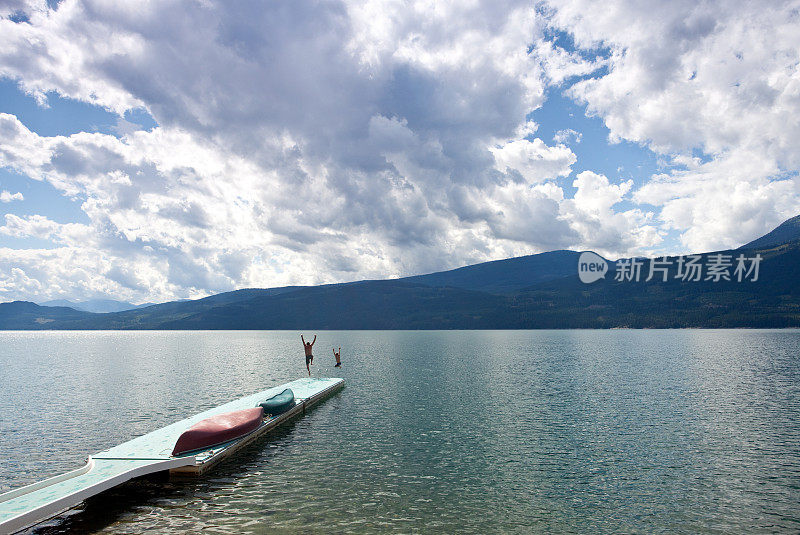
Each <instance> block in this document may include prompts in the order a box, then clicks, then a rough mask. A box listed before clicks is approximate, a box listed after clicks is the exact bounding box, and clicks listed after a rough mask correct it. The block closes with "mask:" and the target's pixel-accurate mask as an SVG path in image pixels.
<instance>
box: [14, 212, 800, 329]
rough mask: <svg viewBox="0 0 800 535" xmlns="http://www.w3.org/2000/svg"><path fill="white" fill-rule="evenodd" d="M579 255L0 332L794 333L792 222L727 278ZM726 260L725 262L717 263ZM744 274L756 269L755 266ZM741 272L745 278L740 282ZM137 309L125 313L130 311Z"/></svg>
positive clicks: (77, 313)
mask: <svg viewBox="0 0 800 535" xmlns="http://www.w3.org/2000/svg"><path fill="white" fill-rule="evenodd" d="M580 254H581V253H580V252H577V251H566V250H561V251H552V252H547V253H541V254H536V255H529V256H523V257H517V258H510V259H506V260H498V261H494V262H485V263H482V264H476V265H472V266H466V267H462V268H459V269H454V270H450V271H443V272H439V273H431V274H427V275H419V276H413V277H406V278H401V279H392V280H373V281H360V282H352V283H342V284H328V285H322V286H307V287H303V286H291V287H283V288H268V289H242V290H236V291H233V292H225V293H221V294H217V295H213V296H210V297H206V298H204V299H197V300H186V301H173V302H168V303H163V304H157V305H150V306H146V305H142V306H141V307H139V308H133V309H129V310H123V311H114V312H107V313H95V312H87V311H84V310H78V309H76V308H75V307H69V306H41V305H37V304H35V303H32V302H27V301H14V302H11V303H2V304H0V329H24V330H27V329H536V328H615V327H633V328H676V327H714V328H722V327H797V326H800V285H798V283H797V281H798V277H800V216H798V217H795V218H792V219H790V220H788V221H786V222H784V223H783V224H781V225H780V226H779V227H777V228H776V229H775V230H773V231H772V232H770V233H768V234H766V235H764V236H762V237H761V238H758V239H757V240H754V241H752V242H750V243H748V244H745V245H744V246H742V247H741V248H739V249H736V250H727V251H712V252H708V253H702V254H700V255H698V257H697V259H696V260H697V261H698V263H700V264H702V265H704V266H708V265H710V264H713V263H714V262H715V261H719V260H720V259H725V260H727V261H728V262H729V263H730V264H731V266H730V269H729V270H728V276H729V278H730V279H731V280H724V279H721V280H719V281H714V280H713V279H712V280H705V276H704V277H702V278H701V279H700V280H696V281H695V280H684V279H683V278H681V277H680V273H679V271H678V270H679V268H680V267H681V266H683V262H684V261H685V259H683V258H681V259H679V258H677V257H670V258H668V259H666V262H665V264H664V265H668V266H669V267H668V268H665V273H664V275H665V276H666V277H667V280H666V281H663V280H661V279H662V274H661V273H658V276H656V277H653V279H652V280H650V281H645V278H647V277H646V276H647V275H648V273H647V269H648V261H646V260H644V261H642V267H641V269H642V270H643V271H642V277H641V280H639V281H638V282H637V281H629V280H617V279H618V278H619V277H617V276H615V273H617V268H618V267H620V263H625V262H630V261H631V259H624V260H618V261H617V262H608V273H607V275H606V276H605V277H604V278H601V279H600V280H597V281H596V282H593V283H591V284H585V283H583V282H581V281H580V280H579V278H578V276H577V272H578V259H579V257H580ZM717 255H722V257H719V258H718V257H717ZM739 255H742V256H743V257H746V258H747V259H752V258H754V257H755V256H756V255H760V258H761V261H760V263H758V270H759V271H758V278H757V280H752V279H753V278H755V277H754V276H753V275H754V274H753V273H751V274H750V276H749V278H748V277H745V278H744V280H742V281H737V280H736V278H737V277H736V274H735V272H734V269H735V265H736V258H737V257H738V256H739ZM748 267H753V266H752V262H751V263H750V264H748ZM740 275H742V274H740ZM131 306H133V305H131Z"/></svg>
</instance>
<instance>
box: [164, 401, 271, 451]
mask: <svg viewBox="0 0 800 535" xmlns="http://www.w3.org/2000/svg"><path fill="white" fill-rule="evenodd" d="M263 416H264V409H263V408H261V407H254V408H252V409H242V410H239V411H233V412H226V413H225V414H218V415H217V416H211V417H210V418H206V419H205V420H201V421H199V422H197V423H196V424H194V425H193V426H192V427H190V428H189V429H187V430H186V431H184V432H183V434H182V435H181V436H180V437H178V442H177V443H176V444H175V449H174V450H172V455H180V454H182V453H186V452H188V451H194V450H201V449H205V448H210V447H211V446H216V445H218V444H223V443H225V442H228V441H230V440H233V439H236V438H239V437H241V436H244V435H246V434H247V433H249V432H251V431H255V430H256V429H257V428H258V426H259V425H261V418H262V417H263Z"/></svg>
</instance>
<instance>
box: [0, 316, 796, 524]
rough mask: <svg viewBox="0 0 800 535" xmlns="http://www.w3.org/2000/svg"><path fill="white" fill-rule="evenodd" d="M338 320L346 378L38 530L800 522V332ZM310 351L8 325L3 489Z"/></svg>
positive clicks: (0, 413) (294, 342)
mask: <svg viewBox="0 0 800 535" xmlns="http://www.w3.org/2000/svg"><path fill="white" fill-rule="evenodd" d="M318 334H319V339H318V342H317V345H316V346H315V347H316V348H319V349H318V351H317V355H316V358H315V363H316V368H317V369H316V370H315V374H317V375H326V376H334V375H335V376H342V377H344V378H345V379H346V381H347V386H346V388H345V389H344V390H343V391H342V392H341V393H340V394H338V395H336V396H334V397H333V398H331V399H329V400H328V401H327V402H325V403H324V404H322V405H320V406H319V407H318V408H316V409H314V410H313V411H311V412H310V413H308V414H307V415H306V417H305V418H303V419H300V420H297V421H296V422H295V423H293V424H292V425H290V426H287V427H284V428H282V429H280V430H279V431H277V432H275V433H273V434H271V435H270V436H269V437H268V438H267V439H266V440H264V441H260V442H258V443H257V444H254V445H253V446H251V447H250V448H248V449H247V450H246V451H245V452H243V453H242V454H241V455H240V456H237V457H236V458H235V459H234V460H232V461H230V462H227V463H225V464H223V465H222V466H220V467H219V468H218V469H215V470H214V471H213V472H212V473H211V474H210V475H208V476H205V477H202V478H199V479H193V480H173V481H169V480H164V479H163V478H160V477H157V476H156V477H154V478H149V479H146V480H140V481H136V482H133V483H130V484H127V485H125V486H123V487H120V488H118V489H116V490H114V491H111V492H109V493H106V494H104V495H102V496H99V497H97V498H94V499H92V500H90V501H88V502H86V503H85V504H84V505H82V506H81V507H80V508H78V509H75V510H73V511H71V512H69V513H68V514H66V515H63V516H62V517H60V518H58V519H56V520H53V521H50V522H48V523H46V524H44V525H43V526H40V527H39V528H37V530H36V531H38V532H41V533H61V532H68V531H71V530H72V531H81V532H104V533H142V532H159V533H183V532H191V531H197V530H198V529H200V528H201V527H202V528H204V529H205V530H209V531H211V532H218V533H265V532H270V533H272V532H276V531H277V532H298V531H304V532H307V531H312V532H317V531H319V532H323V531H334V532H355V533H360V532H375V531H383V532H391V531H396V532H441V531H444V532H453V531H459V532H475V533H482V532H486V531H492V532H496V531H505V532H507V531H510V532H515V531H516V532H530V531H542V532H553V531H558V532H576V533H586V532H593V531H595V532H670V533H674V532H681V531H683V532H692V533H694V532H711V533H715V532H716V533H730V532H744V531H747V532H752V531H770V532H781V531H785V532H795V533H796V532H797V531H798V529H800V515H798V513H797V512H796V511H797V505H798V503H800V423H798V422H800V361H799V360H798V359H799V357H798V355H800V331H796V330H782V331H753V330H742V331H704V330H687V331H627V330H614V331H490V332H485V331H447V332H442V331H437V332H373V331H369V332H364V331H362V332H350V331H346V332H321V333H318ZM334 345H335V346H337V347H338V346H339V345H341V346H342V350H343V353H342V362H343V367H342V368H341V369H339V368H333V364H334V359H333V355H332V354H331V353H329V352H327V353H326V350H329V349H330V347H333V346H334ZM302 355H303V353H302V347H301V346H300V337H299V333H294V332H69V333H55V332H43V333H19V332H16V333H0V390H2V392H3V396H2V397H0V452H1V453H0V461H1V462H0V490H2V491H5V490H8V489H9V488H12V487H16V486H19V485H23V484H26V483H30V482H32V481H36V480H38V479H41V478H44V477H47V476H49V475H52V474H54V473H59V472H62V471H65V470H68V469H71V468H74V467H76V466H78V465H80V464H81V463H82V461H83V459H84V457H85V456H86V455H87V454H89V453H92V452H95V451H100V450H102V449H105V448H107V447H110V446H113V445H115V444H117V443H120V442H123V441H125V440H128V439H130V438H132V437H134V436H137V435H140V434H142V433H145V432H147V431H150V430H153V429H155V428H157V427H160V426H162V425H165V424H167V423H170V422H173V421H175V420H178V419H181V418H184V417H185V416H188V415H191V414H194V413H196V412H199V411H201V410H203V409H206V408H209V407H213V406H216V405H219V404H221V403H224V402H226V401H229V400H230V399H232V398H234V397H239V396H242V395H245V394H249V393H252V392H254V391H257V390H261V389H264V388H266V387H269V386H273V385H276V384H280V383H283V382H287V381H290V380H293V379H295V378H297V377H300V376H302V375H303V374H304V373H305V364H304V360H303V356H302Z"/></svg>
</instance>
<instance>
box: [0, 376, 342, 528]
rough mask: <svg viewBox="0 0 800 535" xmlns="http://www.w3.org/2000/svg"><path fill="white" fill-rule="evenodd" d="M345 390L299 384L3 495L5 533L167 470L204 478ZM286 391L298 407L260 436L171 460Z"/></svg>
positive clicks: (0, 521) (267, 423)
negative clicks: (196, 435)
mask: <svg viewBox="0 0 800 535" xmlns="http://www.w3.org/2000/svg"><path fill="white" fill-rule="evenodd" d="M343 386H344V380H342V379H318V378H306V379H298V380H296V381H292V382H291V383H287V384H284V385H280V386H276V387H274V388H270V389H269V390H264V391H263V392H258V393H256V394H252V395H250V396H246V397H243V398H241V399H237V400H235V401H231V402H230V403H226V404H225V405H220V406H219V407H215V408H213V409H209V410H207V411H205V412H201V413H200V414H196V415H194V416H192V417H191V418H187V419H185V420H181V421H180V422H176V423H174V424H171V425H168V426H167V427H163V428H161V429H158V430H156V431H153V432H151V433H147V434H146V435H142V436H140V437H137V438H134V439H133V440H130V441H128V442H125V443H124V444H120V445H119V446H114V447H113V448H111V449H108V450H105V451H102V452H100V453H98V454H96V455H92V456H90V457H89V459H88V460H87V462H86V465H85V466H83V467H81V468H79V469H77V470H73V471H71V472H67V473H66V474H61V475H59V476H56V477H52V478H50V479H46V480H44V481H40V482H38V483H34V484H32V485H28V486H26V487H21V488H19V489H15V490H12V491H10V492H7V493H5V494H0V533H14V532H16V531H20V530H22V529H25V528H27V527H30V526H32V525H34V524H37V523H39V522H42V521H44V520H47V519H48V518H52V517H54V516H56V515H58V514H59V513H62V512H64V511H66V510H67V509H70V508H72V507H75V506H76V505H78V504H79V503H80V502H82V501H83V500H85V499H86V498H89V497H90V496H94V495H96V494H99V493H101V492H103V491H104V490H108V489H110V488H112V487H115V486H117V485H119V484H121V483H124V482H126V481H128V480H130V479H133V478H135V477H139V476H143V475H146V474H152V473H155V472H161V471H164V470H169V471H170V473H171V474H187V475H197V474H202V473H203V472H205V471H207V470H208V469H210V468H211V467H212V466H214V465H215V464H217V463H218V462H220V461H222V460H223V459H226V458H228V457H229V456H231V455H232V454H233V453H235V452H236V451H237V450H239V449H240V448H242V447H244V446H245V445H247V444H249V443H250V442H252V441H254V440H256V439H257V438H258V437H260V436H261V435H263V434H264V433H266V432H267V431H270V430H271V429H274V428H275V427H277V426H279V425H280V424H282V423H283V422H285V421H287V420H290V419H292V418H294V417H295V416H298V415H300V414H303V413H305V411H306V409H307V408H309V407H311V406H313V405H315V404H316V403H319V402H320V401H322V400H324V399H325V398H327V397H329V396H330V395H332V394H333V393H334V392H336V391H338V390H340V389H341V388H342V387H343ZM286 388H291V389H292V391H294V394H295V400H296V405H295V406H294V407H292V408H291V409H290V410H288V411H287V412H284V413H283V414H280V415H278V416H276V417H274V418H270V419H266V420H264V422H263V423H262V424H261V425H260V426H259V427H258V428H257V429H256V430H255V431H252V432H250V433H249V434H247V435H245V436H243V437H239V438H237V439H235V440H232V441H231V442H228V443H225V444H221V445H218V446H214V447H211V448H209V449H206V450H201V451H195V452H191V453H189V454H185V455H179V456H172V455H171V452H172V448H173V447H174V446H175V442H176V441H177V440H178V437H179V436H180V435H181V434H182V433H183V432H184V431H186V430H187V429H189V428H190V427H191V426H193V425H194V424H196V423H197V422H199V421H200V420H204V419H205V418H208V417H209V416H215V415H218V414H224V413H226V412H231V411H235V410H239V409H247V408H251V407H255V406H257V404H258V403H260V402H262V401H264V400H265V399H267V398H269V397H272V396H274V395H275V394H278V393H280V392H282V391H283V390H285V389H286Z"/></svg>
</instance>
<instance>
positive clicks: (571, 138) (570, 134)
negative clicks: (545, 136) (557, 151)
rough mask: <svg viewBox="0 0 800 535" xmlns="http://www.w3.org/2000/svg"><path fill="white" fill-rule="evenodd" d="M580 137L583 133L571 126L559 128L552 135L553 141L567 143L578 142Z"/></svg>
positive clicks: (581, 137)
mask: <svg viewBox="0 0 800 535" xmlns="http://www.w3.org/2000/svg"><path fill="white" fill-rule="evenodd" d="M581 139H583V134H582V133H581V132H577V131H575V130H573V129H572V128H565V129H564V130H559V131H558V132H556V133H555V135H553V141H555V142H556V143H560V144H567V143H571V142H574V143H580V142H581Z"/></svg>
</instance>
